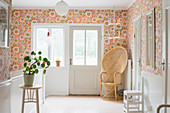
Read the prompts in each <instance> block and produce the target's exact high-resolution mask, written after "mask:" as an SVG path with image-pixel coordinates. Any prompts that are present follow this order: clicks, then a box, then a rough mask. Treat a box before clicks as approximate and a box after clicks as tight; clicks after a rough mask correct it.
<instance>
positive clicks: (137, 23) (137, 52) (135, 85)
mask: <svg viewBox="0 0 170 113" xmlns="http://www.w3.org/2000/svg"><path fill="white" fill-rule="evenodd" d="M133 22H134V26H133V31H134V38H133V43H134V44H133V46H134V47H133V48H134V50H133V55H134V56H133V76H132V89H133V90H140V88H141V83H140V81H141V15H139V16H138V17H137V18H135V19H134V21H133Z"/></svg>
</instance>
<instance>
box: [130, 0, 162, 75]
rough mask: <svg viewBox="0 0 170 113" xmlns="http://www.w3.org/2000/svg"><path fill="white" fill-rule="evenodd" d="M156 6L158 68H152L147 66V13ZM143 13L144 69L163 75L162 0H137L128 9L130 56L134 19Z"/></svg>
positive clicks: (142, 57)
mask: <svg viewBox="0 0 170 113" xmlns="http://www.w3.org/2000/svg"><path fill="white" fill-rule="evenodd" d="M154 7H155V13H156V14H155V17H156V39H155V40H156V43H155V45H156V52H155V54H156V55H155V56H156V69H155V70H151V69H148V68H147V67H146V13H147V12H148V11H150V10H151V9H153V8H154ZM140 14H141V15H142V41H141V43H142V47H141V63H142V70H144V71H148V72H151V73H154V74H157V75H162V65H161V61H162V39H163V34H162V32H163V27H162V19H163V10H162V0H136V2H135V3H134V4H133V5H132V6H131V7H130V8H129V9H128V29H127V30H128V40H127V41H128V48H129V52H131V53H129V54H130V56H132V51H133V19H135V18H136V17H137V16H138V15H140Z"/></svg>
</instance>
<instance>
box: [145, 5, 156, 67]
mask: <svg viewBox="0 0 170 113" xmlns="http://www.w3.org/2000/svg"><path fill="white" fill-rule="evenodd" d="M150 14H152V17H153V18H152V20H153V21H152V24H153V26H152V32H153V34H152V37H153V38H152V43H153V45H152V48H153V49H152V55H153V59H152V62H153V64H151V65H150V66H149V65H148V18H147V17H148V15H150ZM155 27H156V26H155V8H153V9H151V10H150V11H149V12H148V13H147V14H146V66H147V68H148V69H152V70H155V67H156V66H155V60H156V59H155V52H156V51H155V50H156V46H155V44H156V43H155V36H156V34H155V33H156V31H155V30H156V29H155Z"/></svg>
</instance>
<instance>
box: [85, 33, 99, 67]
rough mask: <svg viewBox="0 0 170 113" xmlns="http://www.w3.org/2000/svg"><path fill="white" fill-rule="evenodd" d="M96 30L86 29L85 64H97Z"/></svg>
mask: <svg viewBox="0 0 170 113" xmlns="http://www.w3.org/2000/svg"><path fill="white" fill-rule="evenodd" d="M97 39H98V31H97V30H86V65H98V62H97V60H98V58H97V56H98V55H97V54H98V40H97Z"/></svg>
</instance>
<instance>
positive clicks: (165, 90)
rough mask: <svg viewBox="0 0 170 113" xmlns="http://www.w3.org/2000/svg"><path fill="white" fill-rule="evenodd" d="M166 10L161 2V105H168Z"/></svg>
mask: <svg viewBox="0 0 170 113" xmlns="http://www.w3.org/2000/svg"><path fill="white" fill-rule="evenodd" d="M168 10H170V4H169V6H166V2H165V0H164V1H163V43H162V44H163V45H162V46H163V47H162V53H163V54H162V68H163V73H162V74H163V75H162V76H163V103H164V104H168V79H169V75H168V60H169V59H168V51H169V48H168V47H167V46H168V41H169V39H168V35H169V33H168ZM164 112H165V113H167V108H164Z"/></svg>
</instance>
